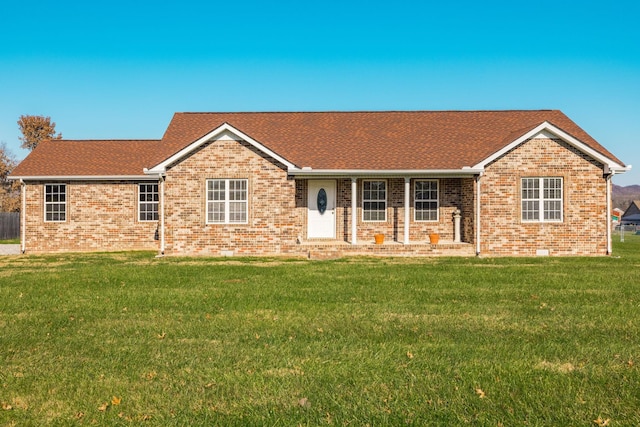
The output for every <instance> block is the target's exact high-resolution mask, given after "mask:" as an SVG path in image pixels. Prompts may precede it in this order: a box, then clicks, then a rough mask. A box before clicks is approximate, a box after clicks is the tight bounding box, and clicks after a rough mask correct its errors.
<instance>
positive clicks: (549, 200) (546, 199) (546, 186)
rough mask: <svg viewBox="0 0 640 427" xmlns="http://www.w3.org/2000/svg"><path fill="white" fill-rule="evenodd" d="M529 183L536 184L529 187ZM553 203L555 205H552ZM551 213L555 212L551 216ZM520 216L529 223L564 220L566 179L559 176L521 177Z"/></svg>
mask: <svg viewBox="0 0 640 427" xmlns="http://www.w3.org/2000/svg"><path fill="white" fill-rule="evenodd" d="M525 182H527V184H525ZM529 184H534V186H532V187H531V188H529ZM552 184H553V186H552ZM558 184H559V185H558ZM535 185H537V187H536V186H535ZM554 193H555V194H554ZM558 194H559V195H558ZM551 204H553V205H555V206H551ZM550 213H554V215H552V216H551V217H550V215H549V214H550ZM520 218H521V220H522V222H529V223H530V222H563V221H564V179H563V178H562V177H559V176H542V177H523V178H521V180H520Z"/></svg>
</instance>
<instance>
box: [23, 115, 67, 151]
mask: <svg viewBox="0 0 640 427" xmlns="http://www.w3.org/2000/svg"><path fill="white" fill-rule="evenodd" d="M18 126H19V127H20V132H22V136H21V137H20V141H22V148H27V149H29V150H33V149H34V148H36V147H37V146H38V144H40V143H41V142H42V141H44V140H47V139H62V134H61V133H58V134H56V124H55V123H54V122H52V121H51V117H45V116H31V115H22V116H20V118H19V119H18Z"/></svg>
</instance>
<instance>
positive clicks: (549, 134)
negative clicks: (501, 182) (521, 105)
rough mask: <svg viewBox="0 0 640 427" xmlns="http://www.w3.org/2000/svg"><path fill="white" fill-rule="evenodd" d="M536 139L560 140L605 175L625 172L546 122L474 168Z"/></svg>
mask: <svg viewBox="0 0 640 427" xmlns="http://www.w3.org/2000/svg"><path fill="white" fill-rule="evenodd" d="M538 137H542V138H549V139H561V140H563V141H565V142H566V143H568V144H569V145H571V146H573V147H574V148H576V149H577V150H578V151H581V152H582V153H585V154H587V155H588V156H590V157H591V158H592V159H595V160H597V161H598V162H600V163H602V164H603V165H605V168H606V169H607V170H606V172H607V173H609V172H610V171H611V170H614V171H620V172H622V171H624V170H625V167H624V165H623V164H622V163H619V162H616V161H615V160H613V159H611V158H609V157H607V156H605V155H604V154H602V153H600V152H598V151H597V150H596V149H594V148H592V147H591V146H589V145H587V144H585V143H583V142H582V141H580V140H578V139H576V138H574V137H573V136H571V135H570V134H568V133H566V132H565V131H563V130H562V129H560V128H558V127H557V126H554V125H553V124H551V123H549V122H546V121H545V122H544V123H541V124H540V125H538V126H536V127H535V128H533V129H531V130H530V131H528V132H526V133H524V134H523V135H521V136H520V137H518V138H516V139H515V140H514V141H513V142H511V143H509V144H507V145H505V146H504V147H503V148H501V149H500V150H498V151H497V152H495V153H493V154H492V155H491V156H489V157H487V158H486V159H484V160H483V161H481V162H479V163H478V164H476V165H474V168H476V169H482V168H484V167H486V166H487V165H488V164H489V163H491V162H493V161H494V160H496V159H497V158H499V157H502V156H503V155H504V154H506V153H508V152H509V151H511V150H513V149H514V148H516V147H517V146H519V145H521V144H523V143H524V142H526V141H528V140H529V139H532V138H538Z"/></svg>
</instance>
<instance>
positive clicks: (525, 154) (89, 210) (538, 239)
mask: <svg viewBox="0 0 640 427" xmlns="http://www.w3.org/2000/svg"><path fill="white" fill-rule="evenodd" d="M626 170H628V167H627V166H625V165H624V164H623V163H622V162H621V161H620V160H619V159H617V158H616V157H615V156H614V155H613V154H611V153H610V152H609V151H608V150H607V149H606V148H604V147H603V146H602V145H600V144H599V143H598V142H597V141H595V140H594V139H593V138H592V137H591V136H589V135H588V134H587V133H586V132H585V131H584V130H582V129H581V128H580V127H579V126H578V125H576V124H575V123H574V122H573V121H571V120H570V119H569V118H568V117H567V116H565V115H564V114H563V113H562V112H560V111H557V110H539V111H463V112H461V111H408V112H298V113H177V114H175V115H174V117H173V119H172V120H171V123H170V124H169V127H168V129H167V130H166V132H165V134H164V136H163V137H162V139H161V140H143V141H140V140H126V141H111V140H109V141H69V140H58V141H46V142H43V143H41V144H40V145H39V146H38V147H37V148H36V149H35V150H34V151H33V152H32V153H31V154H30V155H29V156H28V157H27V158H26V159H25V160H24V161H23V162H22V163H21V164H20V165H19V166H18V167H17V168H15V170H14V172H13V175H12V176H11V178H12V179H17V180H20V181H21V182H22V204H23V206H22V215H23V220H22V221H21V224H22V230H21V233H22V249H23V251H26V252H33V253H35V252H60V251H114V250H138V249H153V250H157V251H158V252H159V253H161V254H167V255H214V256H219V255H274V254H275V255H292V256H323V255H327V254H329V255H338V256H339V255H349V254H374V255H447V254H451V255H474V254H478V255H490V256H503V255H525V256H530V255H605V254H609V253H611V234H610V233H611V215H610V213H611V185H612V184H611V177H612V176H613V175H614V174H617V173H623V172H625V171H626ZM431 233H437V234H439V237H440V240H439V243H438V244H431V243H430V242H429V241H428V237H427V236H428V235H429V234H431ZM375 234H384V236H385V241H384V243H383V244H374V238H373V236H374V235H375Z"/></svg>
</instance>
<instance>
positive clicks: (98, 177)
mask: <svg viewBox="0 0 640 427" xmlns="http://www.w3.org/2000/svg"><path fill="white" fill-rule="evenodd" d="M8 179H14V180H19V179H21V180H23V181H63V180H64V181H151V180H152V179H153V177H150V176H149V175H42V176H9V177H8ZM156 179H157V177H156Z"/></svg>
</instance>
